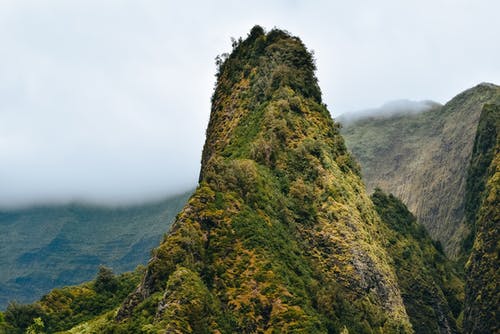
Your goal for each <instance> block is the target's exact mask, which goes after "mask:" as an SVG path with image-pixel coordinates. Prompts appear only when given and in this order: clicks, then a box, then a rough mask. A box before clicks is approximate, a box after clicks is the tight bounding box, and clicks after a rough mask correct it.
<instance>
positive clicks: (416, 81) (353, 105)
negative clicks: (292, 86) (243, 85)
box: [0, 0, 500, 206]
mask: <svg viewBox="0 0 500 334" xmlns="http://www.w3.org/2000/svg"><path fill="white" fill-rule="evenodd" d="M499 12H500V1H497V0H491V1H481V0H470V1H464V0H449V1H444V0H433V1H427V0H419V1H401V0H394V1H345V0H342V1H305V0H304V1H299V0H296V1H293V0H288V1H285V0H283V1H270V0H267V1H256V0H253V1H234V0H233V1H197V2H194V1H175V2H174V1H162V0H158V1H147V0H144V1H139V0H137V1H124V0H116V1H103V0H85V1H67V0H61V1H55V0H47V1H41V0H34V1H22V0H12V1H8V0H1V1H0V206H10V205H26V204H30V203H33V202H37V203H39V202H61V201H62V202H64V201H69V200H89V201H94V202H104V203H123V202H134V201H141V200H144V199H149V198H155V197H161V196H164V195H166V194H169V193H173V192H179V191H181V190H184V189H186V188H189V187H194V186H195V184H196V181H197V177H198V172H199V161H200V156H201V149H202V145H203V141H204V135H205V129H206V126H207V123H208V117H209V111H210V96H211V94H212V91H213V86H214V80H215V77H214V74H215V65H214V58H215V56H216V55H218V54H221V53H223V52H228V51H230V49H231V46H230V45H231V41H230V37H236V38H237V37H240V36H243V37H244V36H246V34H247V33H248V31H249V30H250V28H251V27H252V26H253V25H255V24H260V25H262V26H263V27H264V28H266V29H270V28H272V27H274V26H276V27H279V28H283V29H286V30H288V31H290V32H291V33H293V34H295V35H298V36H299V37H300V38H301V39H302V40H303V41H304V43H305V44H306V45H307V46H308V47H309V48H310V49H313V50H314V51H315V54H316V59H317V65H318V73H317V75H318V78H319V80H320V86H321V88H322V91H323V96H324V100H325V102H326V103H327V104H328V106H329V108H330V111H331V112H332V113H333V115H334V116H335V115H338V114H340V113H342V112H346V111H352V110H357V109H366V108H371V107H377V106H380V105H382V104H383V103H385V102H387V101H390V100H395V99H412V100H424V99H431V100H435V101H438V102H446V101H447V100H448V99H450V98H451V97H453V96H454V95H456V94H457V93H459V92H460V91H462V90H464V89H466V88H469V87H471V86H473V85H475V84H477V83H480V82H483V81H488V82H493V83H497V84H500V43H499V42H498V41H499V35H500V23H499V22H500V20H499V19H498V13H499Z"/></svg>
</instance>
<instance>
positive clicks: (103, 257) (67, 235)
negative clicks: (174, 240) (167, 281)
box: [0, 192, 191, 309]
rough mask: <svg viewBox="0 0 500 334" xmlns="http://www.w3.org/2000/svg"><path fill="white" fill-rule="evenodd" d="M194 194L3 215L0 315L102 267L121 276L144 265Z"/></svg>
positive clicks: (0, 222)
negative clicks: (9, 307) (9, 306)
mask: <svg viewBox="0 0 500 334" xmlns="http://www.w3.org/2000/svg"><path fill="white" fill-rule="evenodd" d="M190 194H191V192H188V193H185V194H181V195H178V196H173V197H170V198H167V199H165V200H162V201H158V202H154V203H148V204H144V205H136V206H124V207H116V208H108V207H104V206H93V205H83V204H70V205H59V206H39V207H33V208H26V209H19V210H2V211H0V309H4V308H5V307H6V306H7V303H8V302H9V301H12V300H16V301H18V302H32V301H34V300H36V299H38V298H40V297H41V296H42V295H43V294H45V293H47V292H48V291H50V290H51V289H53V288H55V287H60V286H65V285H73V284H78V283H81V282H84V281H88V280H90V279H91V278H92V277H94V275H95V273H96V272H97V268H98V266H99V265H100V264H104V265H107V266H110V267H112V268H113V269H114V270H115V271H116V272H124V271H130V270H133V269H134V268H135V266H136V265H138V264H145V262H146V260H147V259H148V257H149V254H150V250H151V248H153V247H154V246H155V245H157V244H158V242H159V241H160V240H161V237H162V235H163V233H165V231H166V230H168V228H169V226H170V224H171V222H172V221H173V219H174V217H175V215H176V214H177V213H178V212H179V210H180V209H181V208H182V206H183V205H184V204H185V203H186V201H187V199H188V197H189V195H190Z"/></svg>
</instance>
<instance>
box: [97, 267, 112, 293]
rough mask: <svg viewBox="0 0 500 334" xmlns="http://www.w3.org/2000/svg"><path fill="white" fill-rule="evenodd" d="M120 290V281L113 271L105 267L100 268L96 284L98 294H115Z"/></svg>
mask: <svg viewBox="0 0 500 334" xmlns="http://www.w3.org/2000/svg"><path fill="white" fill-rule="evenodd" d="M116 289H118V280H117V279H116V277H115V275H114V274H113V271H112V270H111V269H110V268H107V267H105V266H99V272H98V273H97V277H96V279H95V282H94V290H95V291H96V292H111V293H113V292H115V291H116Z"/></svg>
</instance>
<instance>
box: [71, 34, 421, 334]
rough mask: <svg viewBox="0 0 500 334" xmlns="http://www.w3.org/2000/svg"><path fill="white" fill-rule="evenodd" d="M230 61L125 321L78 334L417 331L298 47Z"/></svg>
mask: <svg viewBox="0 0 500 334" xmlns="http://www.w3.org/2000/svg"><path fill="white" fill-rule="evenodd" d="M233 47H234V49H233V52H232V53H231V54H230V55H226V56H223V57H222V58H220V59H219V73H218V75H217V77H218V84H217V86H216V89H215V92H214V96H213V101H212V102H213V104H212V113H211V119H210V123H209V127H208V130H207V141H206V144H205V148H204V151H203V157H202V171H201V176H200V185H199V187H198V189H197V190H196V191H195V193H194V195H193V196H192V197H191V199H190V200H189V202H188V203H187V205H186V206H185V207H184V209H183V210H182V212H181V213H180V214H179V215H178V217H177V220H176V222H175V223H174V225H173V227H172V230H171V231H170V233H169V234H168V235H167V236H166V237H165V239H164V241H163V242H162V244H161V245H160V246H159V247H157V248H156V249H155V250H154V251H153V257H152V260H151V261H150V262H149V264H148V266H147V269H146V274H145V276H144V278H143V280H142V282H141V284H140V285H139V287H138V288H137V289H136V291H135V292H134V293H132V294H131V295H130V296H129V297H128V298H127V299H126V300H125V301H124V303H123V304H122V306H121V307H120V309H119V310H118V312H117V315H116V321H109V320H110V319H111V318H109V317H111V316H110V315H103V316H101V317H98V318H95V319H93V320H91V321H89V322H86V323H84V324H81V325H79V326H77V327H75V328H74V329H73V330H72V333H85V332H89V331H90V332H92V331H93V332H99V333H132V332H133V333H151V332H154V333H156V332H164V331H171V332H179V333H181V332H182V333H188V332H194V333H204V332H209V331H212V332H220V333H233V332H239V333H254V332H262V333H263V332H268V333H272V332H280V331H283V332H298V333H327V332H328V333H347V332H352V333H374V332H381V331H383V332H385V333H409V332H412V329H411V325H410V322H409V320H408V316H407V314H406V311H405V307H404V304H403V301H402V298H401V294H400V291H399V289H398V285H397V277H396V274H395V273H394V270H393V269H392V267H391V264H390V263H391V259H390V257H389V255H388V254H387V253H386V251H385V250H384V247H383V243H384V241H383V240H384V236H383V235H381V233H380V232H379V230H380V229H383V223H382V222H381V221H380V219H379V217H378V215H377V213H376V211H375V210H374V208H373V204H372V202H371V200H370V198H369V197H368V196H367V195H366V192H365V190H364V185H363V183H362V182H361V180H360V177H359V167H358V166H357V164H356V163H355V162H354V160H353V159H352V158H351V156H350V155H349V154H348V152H347V149H346V147H345V145H344V143H343V139H342V137H341V136H340V135H339V129H338V126H337V125H336V124H335V123H334V122H333V120H332V119H331V117H330V114H329V112H328V110H327V109H326V106H325V105H324V104H322V102H321V94H320V91H319V88H318V86H317V80H316V78H315V76H314V72H313V70H314V62H313V60H312V59H313V58H312V55H311V54H310V53H309V52H308V51H307V49H306V48H305V47H304V45H303V44H302V42H301V41H300V39H298V38H297V37H293V36H290V35H289V34H288V33H286V32H283V31H280V30H272V31H270V32H268V33H265V32H264V31H263V29H262V28H260V27H254V28H253V29H252V31H251V32H250V34H249V36H248V38H247V39H245V40H239V41H235V43H234V45H233Z"/></svg>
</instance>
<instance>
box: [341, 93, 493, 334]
mask: <svg viewBox="0 0 500 334" xmlns="http://www.w3.org/2000/svg"><path fill="white" fill-rule="evenodd" d="M343 134H344V136H345V138H346V143H347V145H348V147H349V148H350V149H351V150H352V152H353V154H354V155H355V156H356V157H357V158H358V159H359V161H360V162H361V165H362V170H363V174H364V176H365V180H366V182H367V185H368V187H369V188H375V187H380V188H383V189H384V190H386V191H391V192H393V193H395V194H397V195H399V196H401V198H402V199H403V201H404V202H406V204H407V205H408V206H409V207H410V208H411V209H412V210H413V212H414V213H415V214H416V215H417V217H419V220H420V221H421V222H422V223H423V224H424V225H425V226H426V228H427V230H428V231H429V233H430V234H431V236H432V237H433V238H434V239H435V240H439V241H441V242H442V243H443V245H444V246H445V248H446V250H447V253H448V254H449V255H450V256H451V257H453V258H454V259H455V260H457V263H458V264H459V265H460V266H461V267H462V270H463V271H464V275H465V300H464V303H463V306H462V307H463V311H462V312H463V316H462V317H463V323H462V326H463V332H464V333H497V332H498V331H499V330H500V305H499V303H498V301H499V300H500V289H499V287H498V280H499V277H500V268H499V261H500V259H499V254H500V242H499V241H500V86H497V85H494V84H489V83H482V84H479V85H477V86H475V87H473V88H471V89H468V90H466V91H465V92H463V93H461V94H459V95H457V96H456V97H455V98H453V99H452V100H451V101H450V102H448V103H447V104H445V105H444V106H443V107H438V108H435V109H433V110H429V111H426V112H423V113H420V114H417V115H409V114H400V115H395V116H391V117H388V118H376V117H372V118H365V119H363V118H361V119H359V120H358V121H357V122H353V123H348V124H347V125H346V127H345V128H344V129H343Z"/></svg>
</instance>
